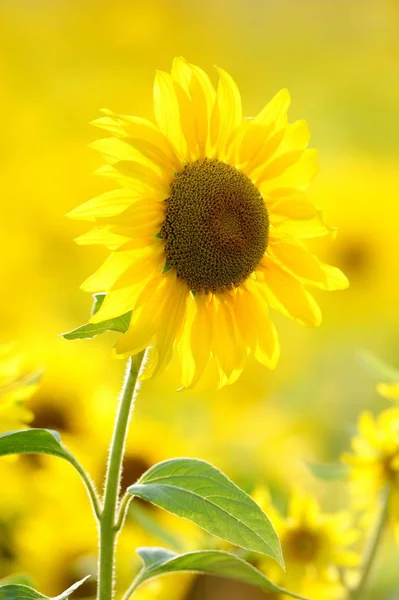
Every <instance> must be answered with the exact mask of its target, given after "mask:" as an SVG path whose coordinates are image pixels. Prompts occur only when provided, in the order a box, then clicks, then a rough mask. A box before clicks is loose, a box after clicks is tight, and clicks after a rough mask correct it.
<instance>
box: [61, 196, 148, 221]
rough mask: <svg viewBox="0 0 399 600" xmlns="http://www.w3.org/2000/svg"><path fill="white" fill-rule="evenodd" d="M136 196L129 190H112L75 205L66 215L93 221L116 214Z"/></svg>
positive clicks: (133, 200) (134, 200)
mask: <svg viewBox="0 0 399 600" xmlns="http://www.w3.org/2000/svg"><path fill="white" fill-rule="evenodd" d="M138 198H140V195H139V194H135V193H134V192H132V191H130V190H126V189H118V190H112V191H110V192H105V193H104V194H101V195H100V196H97V197H96V198H92V199H91V200H88V201H87V202H84V203H83V204H81V205H80V206H77V207H76V208H74V209H73V210H71V211H70V212H69V213H68V215H67V216H68V217H71V218H72V219H83V220H86V221H95V220H96V218H105V217H109V216H113V215H117V214H118V213H120V212H122V211H124V210H125V209H126V208H127V207H128V206H130V205H131V204H133V202H136V201H137V199H138Z"/></svg>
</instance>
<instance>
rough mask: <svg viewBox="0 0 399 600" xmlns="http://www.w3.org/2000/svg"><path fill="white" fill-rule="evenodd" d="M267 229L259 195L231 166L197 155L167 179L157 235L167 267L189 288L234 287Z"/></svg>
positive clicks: (261, 247) (263, 243)
mask: <svg viewBox="0 0 399 600" xmlns="http://www.w3.org/2000/svg"><path fill="white" fill-rule="evenodd" d="M268 232H269V216H268V213H267V209H266V206H265V203H264V200H263V198H262V195H261V194H260V192H259V190H258V189H257V188H256V186H255V185H254V184H253V183H252V181H251V180H250V179H249V178H248V177H247V176H246V175H244V173H241V172H240V171H238V170H237V169H236V168H235V167H232V166H230V165H227V164H225V163H223V162H220V161H218V160H216V159H204V160H197V161H195V162H193V163H189V164H187V165H186V166H185V167H184V169H183V170H182V171H180V172H179V173H177V174H176V175H175V177H174V179H173V181H172V183H171V184H170V196H169V198H168V199H167V200H166V215H165V220H164V222H163V224H162V229H161V237H162V238H163V239H164V240H165V252H166V260H167V264H168V266H169V267H174V268H175V269H176V272H177V276H178V277H181V279H183V280H184V281H185V282H186V283H187V284H188V286H189V287H190V289H191V290H192V291H193V292H205V293H209V292H213V293H215V292H223V291H225V290H227V289H231V288H234V287H237V286H239V285H240V284H241V283H242V282H243V281H245V279H247V277H249V275H250V274H251V273H252V272H253V271H254V270H255V269H256V267H257V266H258V264H259V261H260V260H261V258H262V256H263V255H264V253H265V250H266V247H267V240H268Z"/></svg>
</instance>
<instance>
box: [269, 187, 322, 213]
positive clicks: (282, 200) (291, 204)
mask: <svg viewBox="0 0 399 600" xmlns="http://www.w3.org/2000/svg"><path fill="white" fill-rule="evenodd" d="M266 203H267V206H268V209H269V211H270V212H271V213H273V214H277V215H281V216H282V217H287V218H289V219H299V220H306V219H312V218H313V217H316V216H317V215H318V211H317V209H316V207H315V206H314V205H313V204H312V203H311V202H310V201H309V200H308V199H307V197H306V195H305V193H304V192H301V191H300V190H295V189H290V188H285V189H284V188H283V189H279V190H272V191H271V192H270V194H269V196H268V197H267V198H266Z"/></svg>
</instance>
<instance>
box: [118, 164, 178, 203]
mask: <svg viewBox="0 0 399 600" xmlns="http://www.w3.org/2000/svg"><path fill="white" fill-rule="evenodd" d="M113 167H114V168H115V169H116V170H117V171H119V172H120V173H122V175H124V176H125V177H127V178H128V179H129V180H131V181H132V184H133V187H135V186H136V182H140V183H141V184H142V185H144V186H146V187H148V188H150V189H153V190H155V191H158V192H159V193H161V194H163V197H164V198H167V197H168V195H169V191H170V190H169V180H168V179H167V178H163V177H162V176H161V175H159V174H158V173H156V171H154V170H153V169H152V168H150V167H148V166H146V165H143V164H141V163H139V162H136V161H133V160H120V161H119V162H117V163H114V165H113Z"/></svg>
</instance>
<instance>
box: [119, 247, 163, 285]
mask: <svg viewBox="0 0 399 600" xmlns="http://www.w3.org/2000/svg"><path fill="white" fill-rule="evenodd" d="M164 265H165V255H164V252H163V247H162V245H159V246H158V247H155V248H154V251H153V252H151V253H150V254H148V255H147V256H139V257H137V258H136V260H134V261H132V262H131V264H130V266H129V267H128V268H127V269H126V270H125V271H124V273H122V275H121V276H120V277H118V279H117V280H116V281H115V283H113V284H112V286H111V288H110V289H111V290H118V289H121V288H124V287H128V286H129V285H135V284H136V283H138V282H139V281H142V280H143V279H148V278H149V277H156V276H159V275H160V274H161V272H162V269H163V267H164Z"/></svg>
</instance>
